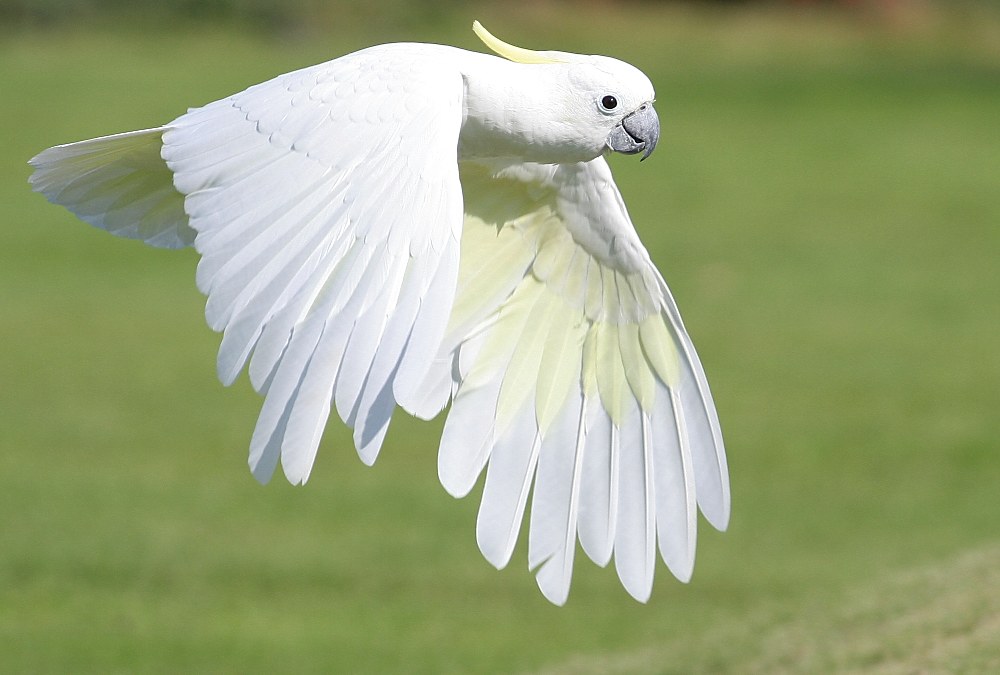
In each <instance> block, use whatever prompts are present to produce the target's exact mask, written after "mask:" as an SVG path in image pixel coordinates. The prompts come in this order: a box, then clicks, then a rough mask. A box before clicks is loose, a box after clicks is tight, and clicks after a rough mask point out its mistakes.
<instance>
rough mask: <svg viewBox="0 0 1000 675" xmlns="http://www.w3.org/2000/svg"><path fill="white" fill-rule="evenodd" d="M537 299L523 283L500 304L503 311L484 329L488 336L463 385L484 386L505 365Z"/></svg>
mask: <svg viewBox="0 0 1000 675" xmlns="http://www.w3.org/2000/svg"><path fill="white" fill-rule="evenodd" d="M529 278H530V277H529ZM536 283H537V282H536ZM535 299H536V298H535V296H534V295H533V294H532V293H531V292H530V290H526V285H525V284H524V283H522V284H521V285H520V286H518V287H517V289H515V291H514V293H513V294H512V295H511V296H510V298H508V300H507V301H506V302H505V303H504V304H503V305H502V306H501V307H500V311H499V312H498V313H497V315H496V316H495V317H494V318H493V319H492V320H491V321H490V323H489V326H488V327H487V328H486V329H485V330H486V331H487V335H486V338H485V340H484V341H483V346H482V347H481V348H480V350H479V353H478V355H477V356H476V362H475V364H473V366H472V367H471V368H470V369H469V373H468V375H466V376H465V379H464V380H463V381H462V387H463V388H475V387H480V386H483V385H485V384H486V383H488V382H490V381H491V380H493V378H494V377H496V375H497V374H498V373H499V372H502V371H503V370H504V368H506V365H507V361H508V360H509V358H510V354H511V351H512V350H513V348H514V345H515V344H517V342H518V341H519V340H521V339H522V337H521V335H522V333H523V332H524V328H525V322H526V321H527V320H528V317H529V315H530V314H531V309H532V308H533V307H534V302H535Z"/></svg>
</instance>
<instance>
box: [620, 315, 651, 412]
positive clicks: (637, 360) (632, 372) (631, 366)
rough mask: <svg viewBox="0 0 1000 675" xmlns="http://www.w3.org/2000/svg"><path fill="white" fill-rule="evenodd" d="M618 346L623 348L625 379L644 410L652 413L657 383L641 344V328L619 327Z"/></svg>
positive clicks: (631, 325)
mask: <svg viewBox="0 0 1000 675" xmlns="http://www.w3.org/2000/svg"><path fill="white" fill-rule="evenodd" d="M618 344H619V346H620V348H621V354H622V366H624V368H625V378H626V379H627V380H628V384H629V386H630V387H631V388H632V393H633V394H635V397H636V399H637V400H638V401H639V405H640V406H642V409H643V410H645V411H647V412H649V411H652V409H653V401H654V399H655V397H656V381H655V380H654V379H653V371H651V370H650V369H649V362H648V361H647V360H646V357H645V355H643V353H642V346H641V345H640V344H639V326H638V325H637V324H634V323H623V324H621V325H619V326H618Z"/></svg>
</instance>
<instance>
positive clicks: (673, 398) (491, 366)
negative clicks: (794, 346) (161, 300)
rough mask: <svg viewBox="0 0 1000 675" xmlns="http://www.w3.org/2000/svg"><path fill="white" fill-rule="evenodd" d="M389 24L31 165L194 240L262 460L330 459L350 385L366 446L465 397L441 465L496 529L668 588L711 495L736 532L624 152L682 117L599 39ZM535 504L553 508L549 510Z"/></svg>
mask: <svg viewBox="0 0 1000 675" xmlns="http://www.w3.org/2000/svg"><path fill="white" fill-rule="evenodd" d="M474 29H475V31H476V33H477V35H479V36H480V37H481V38H482V39H483V41H484V42H485V43H486V45H487V46H489V47H490V48H491V49H492V50H493V51H495V52H496V53H497V54H499V56H493V55H488V54H481V53H476V52H469V51H465V50H462V49H457V48H454V47H446V46H441V45H429V44H387V45H379V46H376V47H371V48H369V49H365V50H362V51H359V52H355V53H353V54H349V55H347V56H343V57H340V58H338V59H335V60H333V61H330V62H328V63H324V64H320V65H317V66H312V67H309V68H304V69H302V70H298V71H295V72H292V73H288V74H286V75H281V76H279V77H276V78H274V79H273V80H270V81H268V82H265V83H263V84H259V85H256V86H254V87H250V88H249V89H247V90H246V91H243V92H241V93H238V94H235V95H233V96H230V97H229V98H226V99H223V100H220V101H216V102H214V103H210V104H208V105H206V106H204V107H201V108H195V109H192V110H190V111H188V112H187V113H186V114H184V115H181V116H180V117H178V118H177V119H176V120H174V121H173V122H170V123H168V124H166V125H164V126H162V127H157V128H155V129H145V130H142V131H134V132H129V133H124V134H117V135H114V136H105V137H102V138H95V139H92V140H87V141H81V142H79V143H70V144H67V145H60V146H56V147H53V148H50V149H48V150H45V151H44V152H42V153H40V154H39V155H38V156H37V157H35V158H33V159H32V160H31V164H32V166H33V167H34V174H33V175H32V176H31V184H32V186H33V187H34V189H35V190H37V191H39V192H41V193H43V194H44V195H45V196H46V197H47V198H48V199H49V200H51V201H53V202H55V203H57V204H62V205H63V206H65V207H67V208H68V209H70V210H71V211H73V212H74V213H75V214H77V215H78V216H79V217H80V218H82V219H84V220H85V221H87V222H89V223H91V224H92V225H95V226H97V227H99V228H102V229H105V230H107V231H109V232H111V233H113V234H116V235H119V236H123V237H130V238H135V239H141V240H142V241H144V242H146V243H148V244H150V245H153V246H159V247H164V248H178V247H183V246H194V247H195V249H196V250H197V251H198V253H199V254H200V256H201V259H200V262H199V264H198V270H197V283H198V287H199V289H201V290H202V291H203V292H204V293H205V294H206V295H207V296H208V302H207V307H206V318H207V321H208V324H209V325H210V326H211V327H212V328H213V329H214V330H217V331H221V332H222V333H223V337H222V345H221V347H220V349H219V356H218V373H219V377H220V379H221V380H222V381H223V382H224V383H225V384H229V383H231V382H233V380H235V379H236V377H237V376H238V375H239V373H240V372H241V371H242V370H243V369H244V368H246V370H247V371H248V373H249V377H250V381H251V382H252V384H253V386H254V388H255V389H256V390H257V391H259V392H260V393H261V394H263V395H264V397H265V398H264V405H263V409H262V410H261V414H260V418H259V419H258V421H257V426H256V428H255V429H254V432H253V436H252V439H251V441H250V468H251V470H252V471H253V474H254V476H256V477H257V478H258V479H259V480H260V481H262V482H265V481H267V480H268V479H269V478H270V477H271V475H272V473H273V471H274V469H275V468H276V466H277V464H278V463H279V461H280V463H281V466H282V468H283V470H284V473H285V475H286V476H287V478H288V480H289V481H291V482H292V483H296V484H298V483H304V482H305V481H306V480H307V479H308V478H309V473H310V471H311V469H312V466H313V462H314V460H315V456H316V451H317V448H318V447H319V443H320V439H321V437H322V434H323V429H324V427H325V426H326V422H327V418H328V416H329V414H330V411H331V410H332V409H334V408H335V409H336V411H337V414H338V415H339V416H340V418H341V419H342V420H343V421H344V422H345V423H347V424H348V425H349V426H350V427H351V428H353V430H354V442H355V445H356V446H357V450H358V453H359V455H360V457H361V459H362V460H363V461H364V462H366V463H368V464H371V463H372V462H374V461H375V458H376V457H377V455H378V452H379V448H380V446H381V444H382V440H383V438H384V437H385V434H386V430H387V428H388V425H389V420H390V418H391V416H392V413H393V411H394V410H395V409H396V407H397V406H399V407H401V408H403V409H404V410H406V411H407V412H409V413H411V414H414V415H417V416H419V417H422V418H431V417H434V416H435V415H437V414H438V413H439V412H440V411H442V410H443V409H444V408H446V407H448V406H449V404H450V410H449V412H448V417H447V421H446V423H445V427H444V432H443V436H442V439H441V447H440V451H439V454H438V471H439V475H440V478H441V482H442V484H443V485H444V487H445V489H446V490H448V492H450V493H451V494H453V495H455V496H456V497H461V496H464V495H466V494H467V493H468V492H469V491H470V490H471V489H472V488H473V486H474V485H475V483H476V481H477V479H478V478H479V476H480V475H481V474H482V473H483V471H484V470H485V472H486V479H485V485H484V488H483V497H482V504H481V506H480V510H479V517H478V521H477V526H476V535H477V540H478V542H479V547H480V549H481V550H482V552H483V555H484V556H486V558H487V559H488V560H489V561H490V562H491V563H492V564H494V565H495V566H497V567H503V566H504V565H506V564H507V562H508V561H509V560H510V557H511V554H512V551H513V549H514V545H515V543H516V540H517V537H518V533H519V531H520V525H521V522H522V520H523V519H524V515H525V511H526V510H530V513H529V515H528V518H529V521H530V526H529V535H528V563H529V566H530V567H531V568H532V569H535V570H537V575H536V578H537V582H538V586H539V588H540V589H541V591H542V593H543V594H544V595H545V597H546V598H548V599H549V600H550V601H552V602H554V603H556V604H563V603H564V602H565V601H566V597H567V594H568V593H569V585H570V578H571V575H572V569H573V556H574V553H575V550H576V541H577V539H579V541H580V544H581V546H582V548H583V550H584V552H585V553H586V554H587V555H588V556H589V557H590V558H591V559H592V560H594V562H596V563H598V564H599V565H606V564H607V563H609V562H610V560H611V559H612V558H614V561H615V567H616V568H617V571H618V575H619V577H620V579H621V581H622V583H623V584H624V586H625V588H626V589H627V590H628V592H629V593H630V594H631V595H632V596H634V597H635V598H636V599H638V600H641V601H645V600H647V599H648V597H649V595H650V592H651V589H652V583H653V572H654V569H655V563H656V556H657V551H659V555H660V556H661V557H662V558H663V560H664V562H665V563H666V564H667V566H668V567H669V568H670V570H671V571H672V572H673V573H674V575H675V576H676V577H677V578H679V579H680V580H682V581H687V580H688V579H689V578H690V576H691V571H692V567H693V564H694V550H695V525H696V511H697V510H698V509H699V508H700V510H701V512H702V513H703V514H704V515H705V517H706V518H707V520H708V521H709V522H710V523H711V524H712V525H714V526H715V527H716V528H719V529H725V527H726V525H727V522H728V519H729V507H730V495H729V478H728V470H727V468H726V458H725V453H724V450H723V444H722V436H721V433H720V430H719V422H718V418H717V415H716V412H715V406H714V404H713V402H712V396H711V393H710V392H709V389H708V383H707V381H706V379H705V375H704V372H703V370H702V367H701V363H700V362H699V360H698V356H697V354H696V353H695V350H694V347H693V345H692V344H691V340H690V338H689V337H688V335H687V332H686V331H685V329H684V325H683V323H682V322H681V319H680V315H679V314H678V312H677V308H676V306H675V304H674V301H673V299H672V298H671V296H670V292H669V291H668V289H667V286H666V284H665V283H664V281H663V279H662V277H661V276H660V274H659V272H658V271H657V270H656V268H655V267H654V266H653V264H652V262H651V261H650V258H649V255H648V254H647V252H646V250H645V249H644V248H643V246H642V243H641V242H640V241H639V238H638V236H637V234H636V232H635V229H634V227H633V226H632V222H631V220H630V218H629V216H628V213H627V211H626V209H625V204H624V202H623V201H622V197H621V194H620V193H619V192H618V189H617V188H616V187H615V183H614V180H613V179H612V176H611V172H610V169H609V168H608V165H607V163H606V161H605V159H604V154H605V153H607V152H612V151H614V152H622V153H626V154H638V153H642V158H643V159H645V158H646V157H647V156H649V154H650V153H651V152H652V151H653V148H654V147H655V146H656V142H657V139H658V137H659V121H658V119H657V116H656V112H655V111H654V109H653V98H654V95H653V87H652V84H651V83H650V82H649V80H648V78H646V76H645V75H643V74H642V73H641V72H640V71H639V70H637V69H636V68H634V67H632V66H630V65H628V64H626V63H623V62H621V61H618V60H615V59H611V58H608V57H604V56H581V55H576V54H570V53H565V52H554V51H546V52H536V51H530V50H526V49H522V48H519V47H514V46H512V45H509V44H507V43H505V42H502V41H501V40H499V39H497V38H495V37H494V36H492V35H490V34H489V33H488V32H487V31H486V30H485V29H484V28H482V26H481V25H480V24H479V23H478V22H477V23H476V24H474ZM529 504H530V507H529Z"/></svg>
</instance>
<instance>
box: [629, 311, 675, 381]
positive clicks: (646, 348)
mask: <svg viewBox="0 0 1000 675" xmlns="http://www.w3.org/2000/svg"><path fill="white" fill-rule="evenodd" d="M639 338H640V341H641V342H642V350H643V352H645V354H646V358H647V359H649V362H650V363H652V364H653V369H654V370H655V371H656V374H657V375H658V376H659V378H660V380H662V381H663V383H664V384H666V385H667V386H668V387H670V388H671V389H673V388H676V387H677V386H678V384H680V363H679V361H678V354H677V345H676V344H675V343H674V339H673V336H671V335H670V331H668V330H667V326H666V324H665V323H664V321H663V316H662V315H660V314H654V315H652V316H649V317H646V319H645V321H643V322H642V323H640V324H639Z"/></svg>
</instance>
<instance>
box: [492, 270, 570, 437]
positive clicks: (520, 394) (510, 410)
mask: <svg viewBox="0 0 1000 675" xmlns="http://www.w3.org/2000/svg"><path fill="white" fill-rule="evenodd" d="M521 289H524V294H525V295H526V296H528V297H530V298H531V300H530V301H529V302H531V304H532V308H531V312H530V315H529V316H528V317H527V321H526V322H525V324H524V332H523V333H521V335H520V338H519V339H518V340H517V346H516V347H515V348H514V354H513V355H512V356H511V358H510V363H509V364H508V366H507V371H506V372H505V373H504V376H503V384H502V385H500V397H499V399H498V400H497V414H496V430H497V435H503V433H504V431H505V430H506V428H507V426H508V425H509V424H510V422H511V421H512V420H513V419H514V418H515V416H516V415H517V412H518V411H519V410H520V409H521V405H522V404H523V403H524V400H525V399H526V398H527V397H528V396H529V395H532V394H533V393H534V391H535V384H536V382H537V380H538V371H539V369H540V368H541V362H542V351H543V350H544V348H545V340H546V339H547V337H548V333H549V332H550V328H551V324H550V323H549V321H547V320H546V319H547V318H548V317H550V316H551V314H552V306H553V303H554V302H555V301H556V299H555V298H554V297H553V295H552V294H551V293H547V292H545V286H543V285H542V284H540V283H538V281H536V280H535V279H534V277H531V276H527V277H525V278H524V281H523V282H522V283H521V286H520V287H519V288H518V290H519V291H520V290H521ZM560 328H561V327H560Z"/></svg>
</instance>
